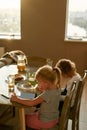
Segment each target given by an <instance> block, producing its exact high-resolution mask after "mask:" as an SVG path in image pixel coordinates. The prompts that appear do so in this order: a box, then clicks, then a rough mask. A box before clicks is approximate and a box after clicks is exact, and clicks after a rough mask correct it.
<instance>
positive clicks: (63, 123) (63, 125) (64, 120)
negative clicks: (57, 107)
mask: <svg viewBox="0 0 87 130" xmlns="http://www.w3.org/2000/svg"><path fill="white" fill-rule="evenodd" d="M75 86H76V82H73V83H72V88H71V91H70V93H69V95H67V96H66V98H65V100H64V105H63V108H62V113H61V117H60V120H59V126H58V130H66V129H67V124H68V118H69V111H70V106H71V101H72V96H73V94H74V91H75Z"/></svg>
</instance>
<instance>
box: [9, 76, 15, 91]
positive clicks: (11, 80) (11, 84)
mask: <svg viewBox="0 0 87 130" xmlns="http://www.w3.org/2000/svg"><path fill="white" fill-rule="evenodd" d="M14 87H15V75H9V76H8V89H9V92H14Z"/></svg>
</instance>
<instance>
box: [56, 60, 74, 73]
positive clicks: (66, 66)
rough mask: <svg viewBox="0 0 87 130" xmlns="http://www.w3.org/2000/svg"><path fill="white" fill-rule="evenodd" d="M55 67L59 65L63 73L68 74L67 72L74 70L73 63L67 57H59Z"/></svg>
mask: <svg viewBox="0 0 87 130" xmlns="http://www.w3.org/2000/svg"><path fill="white" fill-rule="evenodd" d="M56 67H59V68H60V70H61V72H62V73H63V74H68V73H69V72H71V71H75V70H76V65H75V63H74V62H72V61H71V60H68V59H60V60H59V61H58V62H57V64H56Z"/></svg>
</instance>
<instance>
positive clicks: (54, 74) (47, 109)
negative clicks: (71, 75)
mask: <svg viewBox="0 0 87 130" xmlns="http://www.w3.org/2000/svg"><path fill="white" fill-rule="evenodd" d="M60 77H61V73H60V69H59V68H52V67H50V66H48V65H46V66H43V67H41V68H39V69H38V70H37V72H36V74H35V78H36V80H37V82H38V89H39V91H40V92H41V94H40V95H38V96H37V97H36V98H34V99H20V98H19V97H17V96H16V95H13V96H12V97H11V99H10V100H11V102H17V103H21V104H23V105H26V106H36V105H38V104H40V108H39V110H38V111H37V112H34V113H29V114H27V115H26V116H25V117H26V125H27V126H28V127H30V128H34V129H41V128H51V127H53V126H54V125H55V124H56V123H57V122H58V117H59V116H58V106H59V100H60V95H61V91H60Z"/></svg>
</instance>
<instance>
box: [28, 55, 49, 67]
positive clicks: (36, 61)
mask: <svg viewBox="0 0 87 130" xmlns="http://www.w3.org/2000/svg"><path fill="white" fill-rule="evenodd" d="M27 61H28V65H29V66H34V67H41V66H43V65H46V64H47V59H46V58H44V57H39V56H28V57H27Z"/></svg>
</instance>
